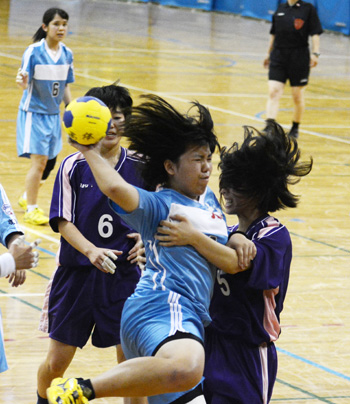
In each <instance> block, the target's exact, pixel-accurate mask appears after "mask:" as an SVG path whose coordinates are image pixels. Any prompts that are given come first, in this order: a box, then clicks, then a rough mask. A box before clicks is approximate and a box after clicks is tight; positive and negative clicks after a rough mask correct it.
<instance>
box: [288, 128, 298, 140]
mask: <svg viewBox="0 0 350 404" xmlns="http://www.w3.org/2000/svg"><path fill="white" fill-rule="evenodd" d="M289 136H290V137H294V138H295V139H297V138H298V137H299V130H298V129H297V128H292V129H291V130H290V132H289Z"/></svg>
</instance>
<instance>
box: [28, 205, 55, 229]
mask: <svg viewBox="0 0 350 404" xmlns="http://www.w3.org/2000/svg"><path fill="white" fill-rule="evenodd" d="M23 220H24V221H25V222H26V223H29V224H34V225H35V226H40V225H42V224H46V223H49V218H48V217H47V216H45V215H44V213H43V211H42V210H41V209H39V208H35V209H34V210H32V211H31V212H26V213H25V214H24V216H23Z"/></svg>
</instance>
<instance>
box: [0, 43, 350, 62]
mask: <svg viewBox="0 0 350 404" xmlns="http://www.w3.org/2000/svg"><path fill="white" fill-rule="evenodd" d="M2 48H3V49H4V48H7V49H23V47H22V46H19V45H4V46H2ZM74 50H75V51H76V52H78V51H85V50H86V47H79V46H76V45H74ZM104 51H105V52H121V53H123V52H126V53H128V54H130V53H131V52H135V53H150V54H151V53H155V54H160V53H168V54H174V55H182V54H189V55H205V56H206V55H222V56H256V57H259V58H260V59H261V60H263V59H264V57H265V56H266V54H265V53H260V52H234V51H232V52H230V51H215V50H213V51H205V50H196V49H179V50H177V49H164V48H163V49H141V48H111V47H103V46H101V47H98V53H99V54H100V53H101V52H104ZM0 56H2V57H9V58H12V59H17V60H21V57H18V56H13V55H11V54H7V53H3V52H0ZM322 59H331V60H334V59H345V60H347V59H350V56H348V55H333V54H326V53H322Z"/></svg>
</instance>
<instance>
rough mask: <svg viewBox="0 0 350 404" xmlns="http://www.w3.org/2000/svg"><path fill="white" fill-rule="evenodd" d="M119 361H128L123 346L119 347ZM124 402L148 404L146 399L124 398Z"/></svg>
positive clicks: (127, 403)
mask: <svg viewBox="0 0 350 404" xmlns="http://www.w3.org/2000/svg"><path fill="white" fill-rule="evenodd" d="M117 361H118V363H122V362H124V361H126V358H125V355H124V352H123V350H122V346H121V345H120V344H119V345H117ZM123 401H124V404H147V398H146V397H124V399H123Z"/></svg>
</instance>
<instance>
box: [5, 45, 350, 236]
mask: <svg viewBox="0 0 350 404" xmlns="http://www.w3.org/2000/svg"><path fill="white" fill-rule="evenodd" d="M0 56H4V57H8V58H10V59H16V60H21V58H20V57H18V56H13V55H9V54H6V53H2V52H0ZM75 75H76V76H80V77H83V78H85V79H93V80H96V81H100V82H102V83H105V84H106V80H105V79H101V78H100V77H96V76H91V75H90V74H83V73H78V72H77V71H75ZM123 85H125V87H127V88H129V89H130V90H135V91H139V92H141V93H149V94H156V95H163V96H166V97H167V98H170V99H172V100H174V101H179V102H183V103H188V102H189V101H190V100H188V99H185V98H181V97H176V96H174V95H171V93H166V92H157V91H151V90H149V89H146V88H142V87H135V86H132V85H129V84H127V83H123ZM207 107H208V108H209V109H210V110H212V111H217V112H222V113H224V114H228V115H233V116H237V117H240V118H244V119H249V120H251V121H254V122H260V123H262V122H264V120H263V119H260V118H256V117H255V116H253V115H247V114H241V113H239V112H235V111H231V110H227V109H223V108H219V107H215V106H213V105H210V104H207ZM282 126H283V125H282ZM284 127H285V128H286V126H284ZM300 132H302V133H307V134H308V135H312V136H316V137H320V138H323V139H329V140H333V141H335V142H339V143H345V144H350V140H346V139H342V138H340V137H337V136H332V135H325V134H322V133H318V132H312V131H309V130H305V129H302V130H300ZM28 230H30V229H28Z"/></svg>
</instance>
